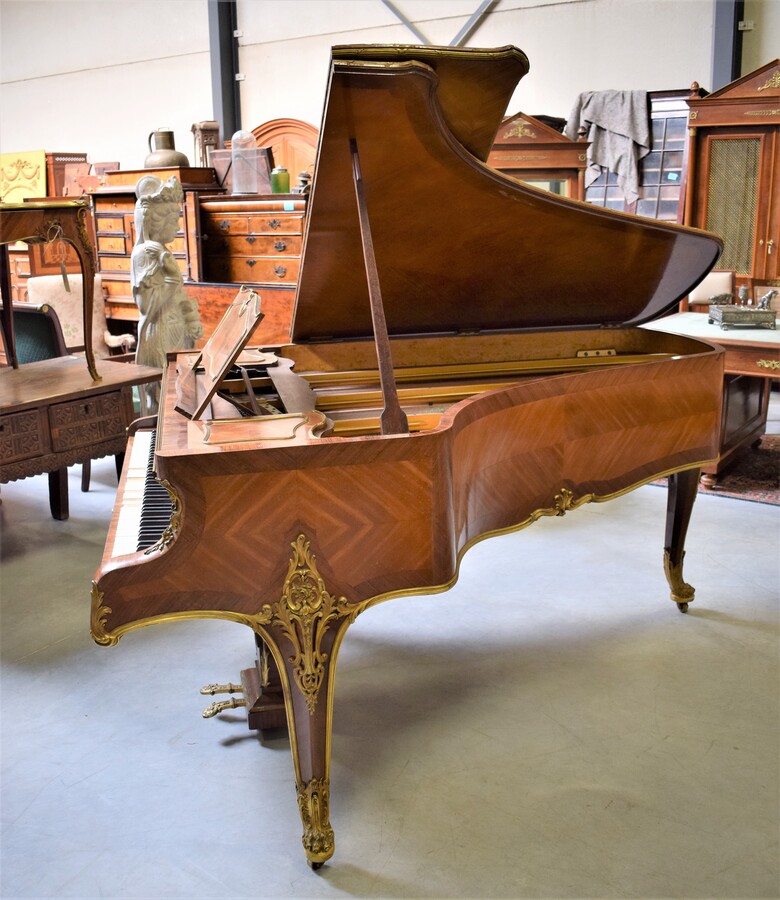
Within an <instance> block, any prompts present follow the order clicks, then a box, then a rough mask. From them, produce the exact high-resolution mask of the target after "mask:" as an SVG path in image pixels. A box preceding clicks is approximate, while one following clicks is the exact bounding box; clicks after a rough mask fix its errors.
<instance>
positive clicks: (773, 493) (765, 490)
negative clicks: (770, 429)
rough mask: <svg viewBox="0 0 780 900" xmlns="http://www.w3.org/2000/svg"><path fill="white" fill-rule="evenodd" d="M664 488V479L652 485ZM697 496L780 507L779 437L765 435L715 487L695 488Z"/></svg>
mask: <svg viewBox="0 0 780 900" xmlns="http://www.w3.org/2000/svg"><path fill="white" fill-rule="evenodd" d="M654 484H659V485H665V484H666V479H665V478H664V479H661V480H660V481H657V482H654ZM699 493H701V494H712V495H714V496H718V497H731V498H733V499H736V500H750V501H752V502H753V503H771V504H773V505H774V506H780V434H765V435H764V436H763V437H762V438H761V443H760V444H759V445H758V447H757V448H756V449H755V450H753V449H752V448H749V449H747V450H745V451H744V452H743V453H742V454H741V455H740V456H738V457H737V459H736V461H735V462H734V464H733V465H732V466H730V467H729V469H728V470H727V471H725V472H724V473H723V474H722V475H721V476H720V478H719V479H718V483H717V484H716V485H715V487H711V488H708V487H704V485H701V484H700V485H699Z"/></svg>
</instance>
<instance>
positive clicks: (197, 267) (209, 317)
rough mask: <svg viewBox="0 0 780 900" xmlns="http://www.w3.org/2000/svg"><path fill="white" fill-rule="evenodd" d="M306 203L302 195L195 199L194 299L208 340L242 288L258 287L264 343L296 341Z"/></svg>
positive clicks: (191, 202)
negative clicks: (295, 311) (295, 306)
mask: <svg viewBox="0 0 780 900" xmlns="http://www.w3.org/2000/svg"><path fill="white" fill-rule="evenodd" d="M305 212H306V200H305V198H304V197H302V196H301V195H300V194H264V195H257V196H243V195H220V196H209V195H206V194H192V195H190V196H188V197H187V200H186V218H187V223H188V233H187V241H188V245H189V255H190V260H191V267H190V273H191V281H192V282H197V284H185V286H184V287H185V290H186V291H187V292H188V294H189V295H190V296H191V297H193V298H195V299H197V300H198V306H199V309H200V317H201V322H202V324H203V332H204V338H205V337H208V335H209V334H211V332H212V331H213V329H214V327H215V326H216V324H217V322H219V320H220V318H221V316H222V313H223V312H224V310H225V309H227V306H228V305H229V303H230V302H231V301H232V300H233V298H234V297H235V294H236V291H237V290H238V286H239V285H241V284H247V285H250V286H252V287H254V288H255V289H256V290H257V291H258V292H259V293H260V295H261V297H262V304H263V311H264V315H265V318H264V319H263V321H262V322H261V323H260V326H259V328H258V330H257V332H256V333H255V339H254V340H256V341H257V342H258V343H264V344H279V343H286V342H287V341H288V340H289V339H290V325H291V323H292V311H293V303H294V298H295V287H296V285H297V283H298V273H299V270H300V261H301V249H302V242H303V224H304V216H305Z"/></svg>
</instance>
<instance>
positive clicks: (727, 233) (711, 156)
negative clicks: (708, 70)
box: [686, 60, 780, 296]
mask: <svg viewBox="0 0 780 900" xmlns="http://www.w3.org/2000/svg"><path fill="white" fill-rule="evenodd" d="M689 106H690V118H689V141H690V159H691V166H692V171H691V174H690V177H689V191H688V194H689V196H688V200H687V203H686V206H687V214H686V223H687V224H689V225H695V226H697V227H699V228H705V229H707V230H708V231H714V232H715V233H716V234H718V235H720V236H721V237H722V238H723V241H724V249H723V255H722V256H721V257H720V259H719V260H718V263H717V265H718V268H721V269H734V271H735V272H736V280H737V285H738V286H741V285H743V284H744V285H747V286H748V288H749V289H750V294H751V296H753V294H754V293H755V291H754V289H755V288H759V289H760V288H761V287H762V286H765V285H777V284H780V281H778V279H780V266H778V252H779V249H780V248H779V247H778V245H779V244H780V190H779V189H778V185H779V184H780V108H778V107H780V60H775V61H774V62H771V63H768V64H767V65H765V66H762V67H761V68H760V69H757V70H756V71H754V72H751V73H750V74H749V75H745V76H743V77H742V78H739V79H738V80H737V81H733V82H732V83H731V84H728V85H726V86H725V87H724V88H721V89H720V90H718V91H715V92H714V93H712V94H710V95H709V96H707V97H704V98H694V99H691V100H689Z"/></svg>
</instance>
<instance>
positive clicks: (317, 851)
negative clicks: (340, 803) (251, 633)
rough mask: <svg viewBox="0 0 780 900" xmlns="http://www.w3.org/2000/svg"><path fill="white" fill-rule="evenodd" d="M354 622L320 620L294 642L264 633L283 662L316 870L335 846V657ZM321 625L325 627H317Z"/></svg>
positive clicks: (307, 838) (305, 838)
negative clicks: (332, 763)
mask: <svg viewBox="0 0 780 900" xmlns="http://www.w3.org/2000/svg"><path fill="white" fill-rule="evenodd" d="M353 618H354V617H353V616H351V615H346V616H339V617H331V618H328V617H326V618H325V619H315V620H314V628H313V629H311V630H310V629H309V628H307V627H305V628H303V629H301V630H300V631H299V633H298V636H297V637H295V638H293V639H292V640H291V639H290V633H289V631H287V630H286V629H285V630H283V631H281V632H280V631H279V630H277V629H276V628H272V629H269V630H268V631H266V630H265V629H264V630H263V633H262V637H263V641H264V642H265V644H266V645H267V646H268V648H269V650H270V651H271V653H272V654H273V657H274V659H275V660H276V662H277V663H278V664H279V669H280V674H281V682H282V688H283V691H284V701H285V707H286V710H287V726H288V729H289V733H290V749H291V751H292V757H293V765H294V768H295V789H296V793H297V795H298V810H299V812H300V814H301V822H302V824H303V835H302V838H301V840H302V842H303V849H304V850H305V852H306V858H307V861H308V863H309V865H310V866H311V867H312V868H313V869H319V868H320V866H322V864H323V863H324V862H325V861H326V860H328V859H330V857H331V856H333V851H334V848H335V840H334V834H333V828H332V827H331V824H330V745H331V726H332V719H333V681H334V674H335V666H336V653H337V651H338V647H339V644H340V643H341V638H342V637H343V635H344V632H345V631H346V629H347V627H348V626H349V624H350V622H351V621H352V620H353ZM318 623H322V624H324V625H325V627H324V628H320V629H318V627H317V625H318ZM309 624H311V621H310V622H309ZM296 630H297V629H296ZM318 632H319V633H318ZM299 638H300V639H302V640H300V641H299Z"/></svg>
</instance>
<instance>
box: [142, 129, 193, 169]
mask: <svg viewBox="0 0 780 900" xmlns="http://www.w3.org/2000/svg"><path fill="white" fill-rule="evenodd" d="M152 144H154V146H152ZM149 150H150V151H151V152H150V153H149V155H148V156H147V157H146V159H145V160H144V168H145V169H159V168H162V167H164V166H189V164H190V161H189V160H188V159H187V157H186V156H185V155H184V154H183V153H179V151H178V150H177V149H176V146H175V144H174V142H173V132H172V131H170V130H168V129H167V128H158V129H157V130H156V131H153V132H151V134H150V135H149Z"/></svg>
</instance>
